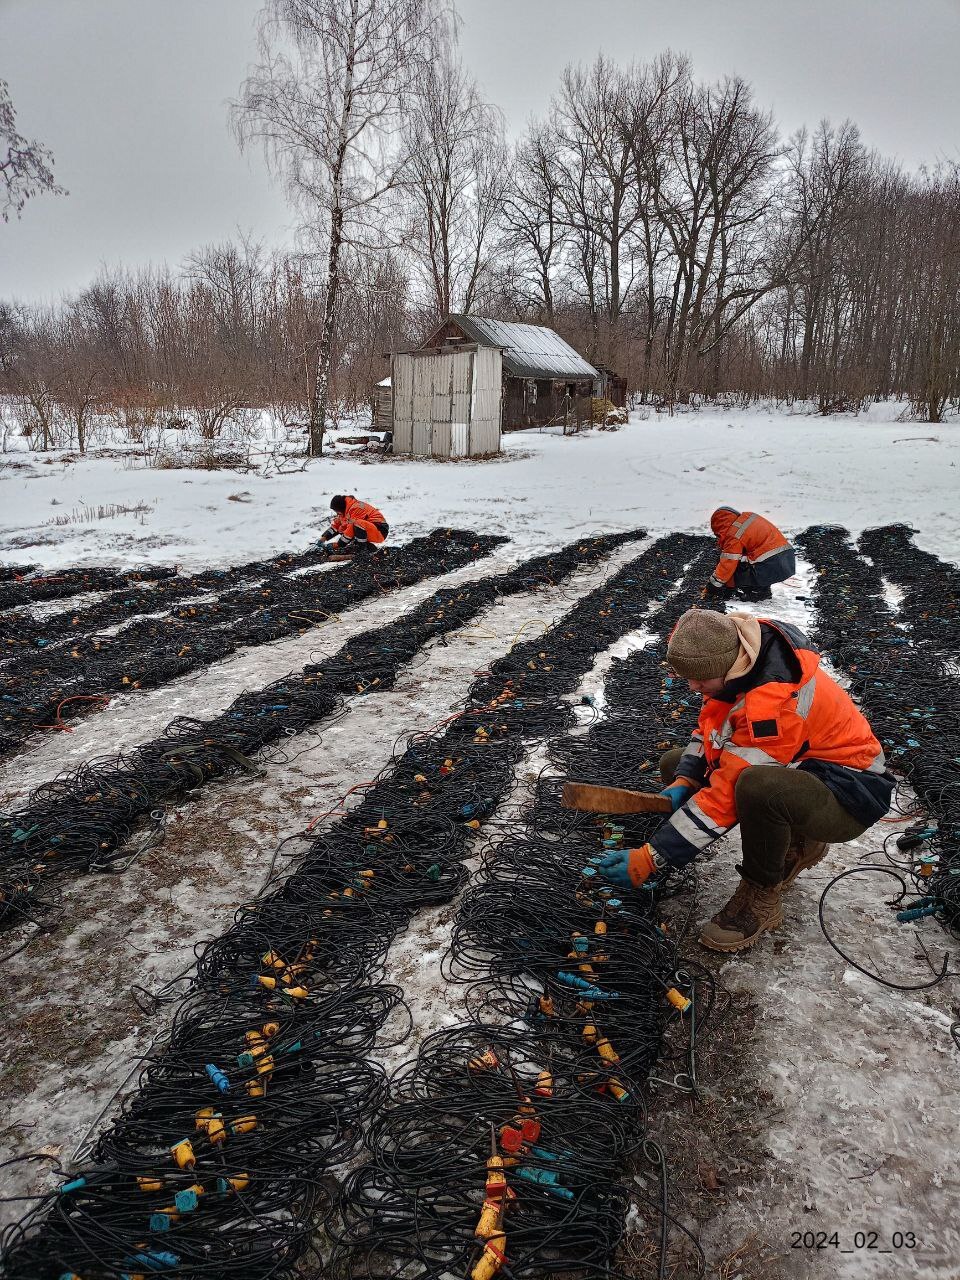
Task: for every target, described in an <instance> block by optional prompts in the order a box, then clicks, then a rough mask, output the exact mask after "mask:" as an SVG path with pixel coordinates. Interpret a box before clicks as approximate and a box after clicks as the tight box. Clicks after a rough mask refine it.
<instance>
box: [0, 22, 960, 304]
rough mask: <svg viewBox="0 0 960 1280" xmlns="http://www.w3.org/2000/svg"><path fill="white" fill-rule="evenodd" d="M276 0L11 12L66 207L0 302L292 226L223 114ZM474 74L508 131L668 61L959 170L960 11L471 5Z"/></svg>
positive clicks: (7, 32) (909, 161) (4, 256)
mask: <svg viewBox="0 0 960 1280" xmlns="http://www.w3.org/2000/svg"><path fill="white" fill-rule="evenodd" d="M259 8H260V0H0V77H2V78H4V79H6V80H8V81H9V83H10V88H11V92H12V95H13V100H14V104H15V106H16V108H17V111H18V125H19V128H20V131H21V132H22V133H25V134H26V135H27V136H28V137H34V136H36V137H39V138H41V139H42V140H43V141H44V142H46V143H47V144H48V145H49V146H50V147H51V148H52V149H53V152H54V155H55V158H56V173H57V177H58V179H59V181H60V182H61V183H62V184H63V185H64V186H66V187H68V188H69V191H70V195H69V196H66V197H61V198H57V199H54V198H52V197H49V196H41V197H38V198H37V199H35V200H31V201H30V202H29V203H28V204H27V207H26V209H25V210H24V214H23V219H22V221H21V222H20V223H16V222H12V223H9V224H7V225H3V224H0V297H9V296H11V295H14V296H18V297H21V298H23V299H25V300H37V299H41V298H50V297H53V296H55V295H56V294H58V293H60V292H61V291H62V290H69V289H74V288H77V287H78V286H80V285H82V284H84V283H85V282H87V281H88V280H89V279H90V278H91V277H92V276H93V275H94V274H95V273H96V271H97V269H98V267H99V265H100V264H101V263H104V262H106V263H110V264H115V263H124V264H127V265H130V266H134V265H140V264H143V263H147V262H151V261H152V262H161V261H164V260H166V261H171V262H178V261H179V260H180V259H182V258H183V256H184V255H185V254H186V253H188V252H189V251H190V250H191V249H192V248H194V247H196V246H198V245H201V244H205V243H209V242H210V241H212V240H218V239H223V238H225V237H227V236H230V235H231V234H233V233H234V232H235V231H236V230H237V228H240V229H242V230H244V231H250V232H252V233H253V234H254V235H255V236H257V237H260V238H263V239H265V240H267V241H268V242H271V243H273V242H278V241H283V240H285V239H289V237H290V229H291V217H290V214H289V212H288V210H287V208H286V205H285V203H284V199H283V195H282V192H281V191H280V190H279V188H277V187H275V186H274V185H272V184H271V183H270V181H269V179H268V177H267V174H266V170H265V168H264V165H263V163H262V161H261V160H260V159H259V157H258V156H253V155H250V156H241V155H240V154H239V152H238V150H237V146H236V143H235V142H234V140H233V138H232V136H231V134H230V131H229V129H228V125H227V101H228V99H229V98H230V97H231V96H232V95H234V94H235V93H236V91H237V89H238V86H239V84H240V81H241V80H242V78H243V76H244V74H245V71H246V68H247V65H248V63H250V62H251V61H252V60H253V59H254V58H255V55H256V47H255V35H254V25H255V18H256V14H257V12H258V11H259ZM459 8H460V13H461V15H462V18H463V31H462V37H461V47H462V53H463V57H464V60H465V62H466V63H467V65H468V66H469V67H470V68H471V70H472V71H473V73H474V75H475V76H476V77H477V79H478V80H479V81H480V83H481V85H482V86H483V88H484V90H485V91H486V93H487V95H488V97H489V98H490V99H491V100H492V101H493V102H495V103H497V104H498V105H499V106H500V108H501V109H502V110H503V112H504V114H505V115H506V118H507V124H508V127H509V129H510V130H511V132H513V133H516V132H518V131H519V130H521V129H522V128H523V125H524V124H525V122H526V120H527V118H528V117H529V116H530V115H531V114H539V113H541V112H543V111H544V110H545V108H546V106H547V104H548V102H549V99H550V95H551V93H552V92H553V90H554V87H555V85H556V83H557V79H558V76H559V74H560V71H561V69H562V68H563V66H564V65H565V64H566V63H567V62H570V61H577V60H582V61H590V60H592V59H593V57H594V56H595V55H596V54H597V53H598V52H599V51H601V50H602V51H603V52H605V53H606V54H608V55H610V56H612V57H615V58H617V59H620V60H622V61H624V62H627V61H630V60H632V59H639V60H643V59H647V58H649V57H652V56H653V55H655V54H656V53H658V52H659V51H661V50H662V49H664V48H667V47H671V48H673V49H675V50H677V51H681V52H686V53H689V54H690V55H691V56H692V58H693V63H694V68H695V70H696V72H697V74H698V75H699V76H701V77H704V78H714V77H717V76H720V75H723V74H724V73H732V72H738V73H739V74H741V75H743V76H745V77H746V78H747V79H749V80H750V81H752V83H753V84H754V86H755V87H756V90H757V97H758V100H759V101H760V103H762V104H763V105H764V106H768V107H770V108H772V109H773V110H774V112H775V114H776V116H777V119H778V120H779V122H780V124H781V126H782V127H783V129H784V130H785V131H786V132H792V131H793V130H794V129H795V128H797V127H798V126H799V125H801V124H804V123H807V124H814V123H816V121H817V120H818V119H820V118H821V117H823V116H829V117H830V118H832V119H834V120H841V119H843V118H844V117H845V116H850V117H851V118H852V119H854V120H856V121H857V122H858V124H859V125H860V126H861V129H862V131H863V134H864V138H865V140H866V141H867V143H868V144H870V145H872V146H875V147H877V148H878V149H880V150H881V151H884V152H886V153H887V154H890V155H894V156H896V157H898V158H899V159H900V160H901V161H903V162H904V163H905V164H906V165H909V166H915V165H918V164H920V163H922V162H924V161H935V160H936V159H937V158H939V157H942V156H950V157H954V158H956V157H958V156H960V75H958V66H960V0H459Z"/></svg>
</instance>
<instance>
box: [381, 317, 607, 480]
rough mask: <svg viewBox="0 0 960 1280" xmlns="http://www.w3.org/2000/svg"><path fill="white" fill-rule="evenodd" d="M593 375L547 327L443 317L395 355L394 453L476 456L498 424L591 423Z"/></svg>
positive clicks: (490, 442) (490, 443)
mask: <svg viewBox="0 0 960 1280" xmlns="http://www.w3.org/2000/svg"><path fill="white" fill-rule="evenodd" d="M597 378H598V374H597V371H596V369H594V367H593V365H591V364H588V363H587V361H586V360H584V358H583V357H582V356H581V355H580V354H579V353H578V352H576V351H575V350H574V349H573V347H571V346H570V345H569V344H568V343H566V342H564V340H563V339H562V338H561V337H560V335H559V334H557V333H555V332H554V331H553V330H552V329H547V328H545V327H543V326H542V325H534V324H512V323H507V322H505V321H502V320H487V319H484V318H482V317H480V316H448V317H447V319H446V320H445V321H444V323H443V324H442V325H440V327H439V328H437V329H436V330H435V331H434V332H433V333H432V334H430V336H429V337H428V338H427V340H426V341H425V342H424V343H423V344H422V345H421V346H420V347H417V348H416V349H415V350H413V351H405V352H399V353H397V354H396V355H394V357H393V450H394V453H411V454H416V455H420V456H430V455H432V456H436V457H454V458H456V457H475V456H477V455H482V454H491V453H496V452H497V451H498V450H499V448H500V432H501V430H503V431H509V430H511V429H516V428H520V427H530V426H545V425H547V424H550V423H559V424H562V425H563V426H564V427H567V426H574V425H576V424H579V423H583V422H589V421H590V400H591V397H592V395H593V394H594V388H595V384H596V383H597Z"/></svg>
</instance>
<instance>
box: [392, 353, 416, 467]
mask: <svg viewBox="0 0 960 1280" xmlns="http://www.w3.org/2000/svg"><path fill="white" fill-rule="evenodd" d="M391 382H392V383H393V451H394V453H409V452H410V451H411V449H412V448H413V360H412V359H411V357H410V356H395V357H394V359H393V376H392V378H391Z"/></svg>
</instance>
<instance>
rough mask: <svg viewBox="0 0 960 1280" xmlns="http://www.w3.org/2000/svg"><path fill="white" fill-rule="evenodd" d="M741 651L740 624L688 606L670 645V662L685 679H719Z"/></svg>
mask: <svg viewBox="0 0 960 1280" xmlns="http://www.w3.org/2000/svg"><path fill="white" fill-rule="evenodd" d="M739 654H740V633H739V632H738V631H737V624H736V623H735V622H734V621H733V619H732V618H728V617H727V615H726V614H724V613H714V612H713V611H712V610H710V609H688V610H687V612H686V613H685V614H684V615H683V617H682V618H681V619H680V621H679V622H678V623H677V625H676V626H675V627H674V629H673V635H672V636H671V637H670V643H669V644H668V645H667V662H668V663H669V664H670V666H671V667H673V669H674V671H676V673H677V675H678V676H682V677H683V679H684V680H720V679H722V678H723V677H724V676H725V675H726V674H727V672H728V671H729V670H730V668H731V667H732V666H733V664H734V663H735V662H736V660H737V658H738V656H739Z"/></svg>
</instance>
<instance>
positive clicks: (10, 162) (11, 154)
mask: <svg viewBox="0 0 960 1280" xmlns="http://www.w3.org/2000/svg"><path fill="white" fill-rule="evenodd" d="M16 122H17V113H16V111H15V110H14V106H13V102H12V101H11V98H10V86H9V85H8V84H7V82H6V80H0V179H2V181H3V185H2V187H0V218H2V219H3V221H4V222H9V220H10V214H11V213H15V214H16V215H17V217H18V218H19V217H20V214H21V213H22V211H23V206H24V205H25V204H26V203H27V201H28V200H29V199H30V197H31V196H35V195H38V194H39V193H40V192H41V191H50V192H51V193H52V194H53V195H65V194H66V192H65V191H64V189H63V187H59V186H57V184H56V182H55V181H54V177H53V156H52V155H51V153H50V151H49V149H48V148H47V147H45V146H43V144H42V143H40V142H37V141H36V140H35V139H34V140H32V141H31V140H30V139H28V138H25V137H24V136H23V135H22V134H21V133H18V132H17V123H16Z"/></svg>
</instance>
